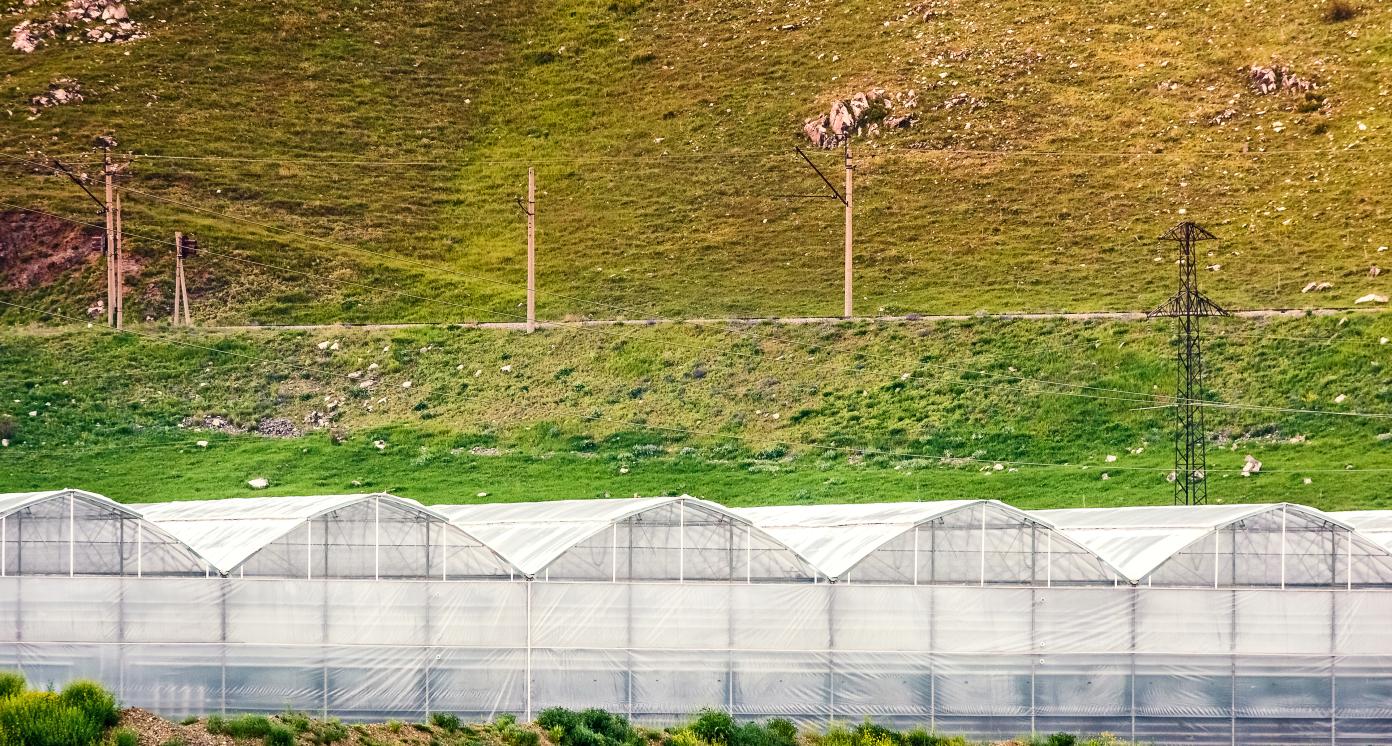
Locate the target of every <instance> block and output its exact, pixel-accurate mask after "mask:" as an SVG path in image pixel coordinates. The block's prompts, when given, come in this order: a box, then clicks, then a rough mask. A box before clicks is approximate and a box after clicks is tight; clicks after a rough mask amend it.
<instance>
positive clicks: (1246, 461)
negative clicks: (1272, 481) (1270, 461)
mask: <svg viewBox="0 0 1392 746" xmlns="http://www.w3.org/2000/svg"><path fill="white" fill-rule="evenodd" d="M1261 468H1262V462H1260V461H1258V460H1256V459H1255V458H1253V456H1252V454H1250V453H1249V454H1247V456H1246V457H1245V458H1243V460H1242V476H1244V477H1250V476H1252V475H1253V474H1256V473H1257V472H1259V471H1261Z"/></svg>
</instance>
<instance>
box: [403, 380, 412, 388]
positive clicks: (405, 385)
mask: <svg viewBox="0 0 1392 746" xmlns="http://www.w3.org/2000/svg"><path fill="white" fill-rule="evenodd" d="M401 388H403V389H409V388H411V382H410V381H402V382H401Z"/></svg>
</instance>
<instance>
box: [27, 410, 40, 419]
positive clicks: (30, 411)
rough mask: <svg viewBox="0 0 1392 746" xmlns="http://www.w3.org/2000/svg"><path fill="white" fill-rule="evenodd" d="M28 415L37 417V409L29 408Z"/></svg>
mask: <svg viewBox="0 0 1392 746" xmlns="http://www.w3.org/2000/svg"><path fill="white" fill-rule="evenodd" d="M29 416H30V417H38V416H39V411H38V410H37V409H31V410H29Z"/></svg>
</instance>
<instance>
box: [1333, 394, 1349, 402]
mask: <svg viewBox="0 0 1392 746" xmlns="http://www.w3.org/2000/svg"><path fill="white" fill-rule="evenodd" d="M1347 398H1348V395H1347V394H1339V395H1338V396H1336V397H1334V403H1335V404H1343V403H1344V400H1345V399H1347Z"/></svg>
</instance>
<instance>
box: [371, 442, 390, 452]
mask: <svg viewBox="0 0 1392 746" xmlns="http://www.w3.org/2000/svg"><path fill="white" fill-rule="evenodd" d="M372 447H373V448H376V449H377V450H379V451H385V450H387V441H385V440H374V441H372Z"/></svg>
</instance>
